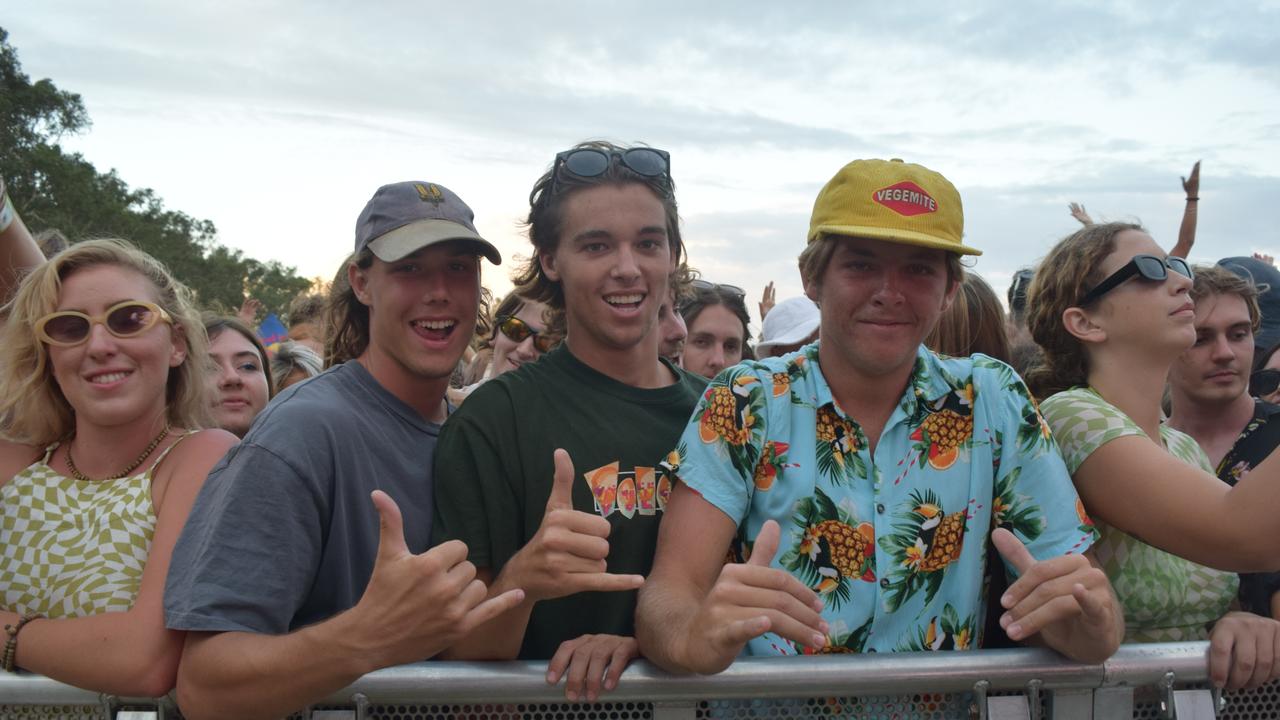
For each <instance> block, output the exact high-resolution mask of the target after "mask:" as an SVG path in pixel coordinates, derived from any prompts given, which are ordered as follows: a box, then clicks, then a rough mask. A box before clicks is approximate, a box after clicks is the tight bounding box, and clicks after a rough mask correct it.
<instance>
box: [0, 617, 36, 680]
mask: <svg viewBox="0 0 1280 720" xmlns="http://www.w3.org/2000/svg"><path fill="white" fill-rule="evenodd" d="M39 617H44V616H43V615H41V614H40V613H27V614H26V615H23V616H22V618H21V619H19V620H18V622H17V624H16V625H8V624H6V625H5V626H4V634H5V635H7V636H8V639H7V640H5V642H4V656H3V657H0V663H3V666H4V669H5V672H17V671H18V670H17V668H16V667H15V666H14V659H15V658H17V656H18V633H19V632H21V631H22V628H23V627H24V626H25V625H26V624H27V623H29V622H31V621H32V620H35V619H36V618H39Z"/></svg>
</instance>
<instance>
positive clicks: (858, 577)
mask: <svg viewBox="0 0 1280 720" xmlns="http://www.w3.org/2000/svg"><path fill="white" fill-rule="evenodd" d="M791 521H792V523H793V524H794V525H795V527H796V528H797V529H798V533H796V534H797V535H799V537H800V542H799V544H797V545H796V546H795V547H793V548H792V549H790V550H788V551H787V552H786V553H785V554H784V555H783V556H782V559H781V561H780V562H781V563H782V566H783V567H785V568H787V569H788V570H790V571H791V572H792V573H794V574H795V576H796V577H798V578H800V580H801V581H802V582H804V583H805V584H806V585H808V586H809V587H811V588H813V589H814V590H815V591H816V592H817V593H818V595H819V596H820V597H821V598H822V600H823V602H825V603H826V604H827V605H829V606H830V607H831V609H832V610H839V609H840V606H841V605H843V604H844V603H847V602H849V599H850V585H851V584H852V583H855V582H858V581H863V582H875V580H876V570H875V550H876V544H875V529H874V528H873V527H872V525H871V523H868V522H858V520H857V518H856V517H854V512H853V511H852V510H851V509H848V508H843V507H837V506H836V504H835V503H834V502H832V500H831V498H830V497H828V496H827V494H826V493H824V492H822V490H821V488H814V494H813V497H809V498H802V499H800V500H799V501H797V502H796V512H795V516H794V517H792V520H791Z"/></svg>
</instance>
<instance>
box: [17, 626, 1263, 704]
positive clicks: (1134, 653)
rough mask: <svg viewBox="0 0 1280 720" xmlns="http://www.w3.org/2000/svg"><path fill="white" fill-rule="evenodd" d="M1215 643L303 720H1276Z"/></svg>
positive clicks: (680, 683)
mask: <svg viewBox="0 0 1280 720" xmlns="http://www.w3.org/2000/svg"><path fill="white" fill-rule="evenodd" d="M1207 650H1208V644H1207V643H1168V644H1151V645H1126V646H1124V647H1122V648H1120V651H1119V652H1118V653H1116V655H1115V656H1114V657H1112V658H1111V659H1110V660H1108V661H1107V662H1105V663H1103V664H1101V665H1085V664H1080V663H1073V662H1070V661H1067V660H1065V659H1063V658H1062V657H1061V656H1060V655H1057V654H1056V653H1053V652H1051V651H1048V650H1039V649H1016V650H980V651H973V652H941V653H894V654H888V653H886V654H879V655H839V656H830V655H828V656H817V657H815V656H806V657H795V658H746V659H742V660H739V661H738V662H736V663H734V664H733V665H732V666H731V667H730V668H729V669H727V670H725V671H724V672H723V673H720V674H719V675H714V676H709V677H701V676H689V677H676V676H672V675H668V674H666V673H664V672H662V671H660V670H658V669H657V668H655V667H654V666H652V665H650V664H648V663H645V662H636V663H633V664H632V666H631V667H629V668H628V669H627V671H626V672H625V673H624V674H623V676H622V681H621V683H620V684H619V686H618V688H617V690H615V691H614V692H612V693H609V694H608V695H606V696H605V698H604V702H599V703H593V704H587V703H567V702H566V701H565V699H564V694H563V687H559V688H553V687H550V686H548V685H547V684H546V682H545V680H544V679H543V678H544V675H545V671H546V664H545V663H533V662H502V663H454V662H429V663H417V664H413V665H402V666H399V667H394V668H387V669H385V670H379V671H377V672H374V673H370V674H369V675H365V676H364V677H362V678H360V679H359V680H358V681H356V682H355V683H354V684H353V685H351V686H349V687H346V688H343V689H342V690H340V691H338V692H336V693H333V694H332V695H330V696H329V697H327V698H325V699H324V700H322V701H321V702H319V703H317V704H316V705H315V706H313V707H311V708H307V709H305V710H303V711H301V712H299V713H296V714H295V715H294V716H293V717H295V718H300V719H301V720H363V719H365V718H369V719H375V718H377V719H382V720H479V719H480V718H498V719H500V720H749V719H752V718H824V719H835V718H875V719H876V720H879V719H880V718H885V719H886V720H887V719H889V718H902V719H904V720H905V719H907V718H921V719H924V720H944V719H950V718H979V719H990V720H1012V719H1013V718H1018V719H1019V720H1042V719H1052V720H1063V719H1070V720H1077V719H1085V718H1087V719H1090V720H1121V719H1124V720H1129V719H1130V718H1134V719H1139V720H1160V719H1165V718H1176V719H1177V720H1199V719H1201V718H1213V717H1220V718H1232V719H1235V720H1275V719H1276V718H1280V684H1278V683H1272V684H1270V685H1268V686H1266V687H1263V688H1261V689H1259V690H1254V691H1248V692H1238V693H1228V694H1226V695H1225V696H1223V697H1218V696H1217V695H1216V694H1215V693H1212V692H1211V691H1210V690H1208V689H1207V684H1206V683H1207V680H1208V668H1207V664H1206V653H1207ZM180 717H181V715H180V714H179V712H178V710H177V708H176V706H175V705H174V703H173V700H172V699H171V698H160V699H158V700H148V699H135V698H115V697H110V696H104V695H100V694H98V693H94V692H90V691H87V690H80V689H78V688H74V687H71V686H69V685H64V684H62V683H58V682H55V681H53V680H49V679H48V678H44V677H39V676H34V675H3V676H0V720H26V719H28V718H41V719H45V718H48V719H53V718H66V719H68V720H89V719H92V720H109V719H110V718H118V719H119V720H173V719H174V718H180Z"/></svg>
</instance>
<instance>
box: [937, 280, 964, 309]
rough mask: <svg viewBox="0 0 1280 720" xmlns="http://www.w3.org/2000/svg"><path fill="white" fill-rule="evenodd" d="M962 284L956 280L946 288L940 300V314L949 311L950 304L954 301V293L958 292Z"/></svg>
mask: <svg viewBox="0 0 1280 720" xmlns="http://www.w3.org/2000/svg"><path fill="white" fill-rule="evenodd" d="M962 282H963V281H962V280H959V279H956V280H952V281H951V282H950V283H949V284H950V286H951V287H948V288H947V294H946V295H945V296H944V297H943V298H942V312H946V311H948V310H950V309H951V303H954V302H955V301H956V293H958V292H960V285H961V284H962Z"/></svg>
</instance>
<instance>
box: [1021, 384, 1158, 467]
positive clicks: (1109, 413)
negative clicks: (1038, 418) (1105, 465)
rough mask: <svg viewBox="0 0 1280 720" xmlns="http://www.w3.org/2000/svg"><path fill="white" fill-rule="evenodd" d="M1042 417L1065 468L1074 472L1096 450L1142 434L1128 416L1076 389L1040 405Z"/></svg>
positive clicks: (1095, 396)
mask: <svg viewBox="0 0 1280 720" xmlns="http://www.w3.org/2000/svg"><path fill="white" fill-rule="evenodd" d="M1040 410H1041V412H1043V413H1044V418H1045V420H1046V421H1048V423H1049V428H1050V429H1051V430H1052V431H1053V437H1054V440H1056V441H1057V443H1058V446H1059V447H1060V448H1061V449H1062V457H1063V459H1064V460H1066V461H1067V470H1068V471H1070V472H1071V473H1075V471H1076V470H1078V469H1079V468H1080V466H1081V465H1083V464H1084V461H1085V460H1086V459H1088V457H1089V456H1090V455H1092V454H1093V452H1094V451H1095V450H1097V449H1098V448H1100V447H1102V446H1103V445H1106V444H1107V443H1109V442H1111V441H1112V440H1115V439H1116V438H1122V437H1128V436H1130V435H1142V436H1144V437H1145V433H1143V432H1142V428H1140V427H1138V426H1137V425H1136V424H1135V423H1134V422H1133V421H1132V420H1130V419H1129V416H1128V415H1125V414H1124V413H1123V412H1120V411H1119V410H1118V409H1116V407H1115V406H1113V405H1112V404H1111V403H1108V402H1107V401H1106V400H1103V399H1102V398H1100V397H1098V396H1097V395H1096V394H1094V393H1092V392H1090V391H1088V390H1084V389H1075V390H1067V391H1065V392H1060V393H1058V394H1056V395H1054V396H1052V397H1050V398H1049V399H1048V400H1045V401H1044V402H1043V403H1042V404H1041V405H1040Z"/></svg>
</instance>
